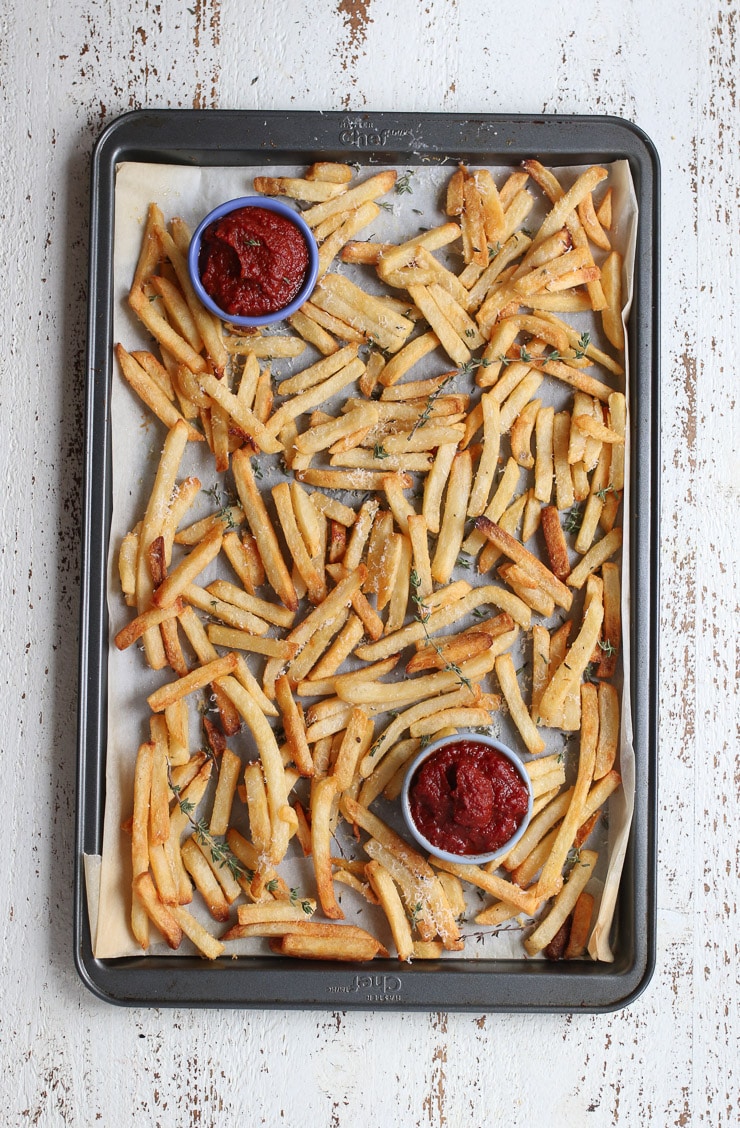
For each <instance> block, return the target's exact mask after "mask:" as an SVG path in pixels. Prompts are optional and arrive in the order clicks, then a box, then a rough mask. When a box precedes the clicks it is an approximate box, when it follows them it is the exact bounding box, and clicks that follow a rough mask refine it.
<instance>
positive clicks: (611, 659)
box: [596, 563, 622, 678]
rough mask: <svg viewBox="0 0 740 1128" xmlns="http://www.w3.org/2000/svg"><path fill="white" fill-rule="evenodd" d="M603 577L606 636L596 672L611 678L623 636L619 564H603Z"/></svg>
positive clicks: (601, 647) (600, 646) (604, 632)
mask: <svg viewBox="0 0 740 1128" xmlns="http://www.w3.org/2000/svg"><path fill="white" fill-rule="evenodd" d="M601 578H602V580H603V583H604V624H603V635H604V638H603V641H602V642H600V643H599V662H598V666H597V669H596V672H597V674H598V676H599V677H600V678H611V677H613V676H614V672H615V670H616V667H617V659H618V657H619V647H620V642H621V638H622V623H621V594H620V584H619V568H618V566H617V565H616V564H610V563H607V564H602V566H601Z"/></svg>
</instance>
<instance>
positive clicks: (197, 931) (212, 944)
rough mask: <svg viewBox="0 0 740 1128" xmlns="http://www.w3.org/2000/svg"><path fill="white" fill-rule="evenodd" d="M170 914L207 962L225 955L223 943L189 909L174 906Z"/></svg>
mask: <svg viewBox="0 0 740 1128" xmlns="http://www.w3.org/2000/svg"><path fill="white" fill-rule="evenodd" d="M170 912H171V914H172V916H173V917H174V918H175V920H176V921H177V923H178V925H179V926H180V928H181V929H182V931H183V932H184V934H185V935H186V936H187V938H188V939H189V940H192V942H193V944H195V946H196V948H197V949H198V951H199V952H200V953H201V955H203V956H205V957H206V959H207V960H217V959H218V957H219V956H222V955H223V954H224V952H225V951H226V948H225V946H224V945H223V944H222V943H221V941H220V940H217V939H216V937H215V936H212V935H211V933H210V932H209V931H208V929H207V928H204V927H203V925H202V924H201V923H200V922H199V921H198V920H196V919H195V917H194V916H193V915H192V913H189V912H188V911H187V909H184V908H182V906H181V905H174V906H173V907H172V908H171V909H170Z"/></svg>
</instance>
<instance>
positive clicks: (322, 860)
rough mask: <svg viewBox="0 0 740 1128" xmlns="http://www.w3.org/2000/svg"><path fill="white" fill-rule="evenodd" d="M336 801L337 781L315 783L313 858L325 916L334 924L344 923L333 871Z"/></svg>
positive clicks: (312, 831)
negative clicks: (339, 921)
mask: <svg viewBox="0 0 740 1128" xmlns="http://www.w3.org/2000/svg"><path fill="white" fill-rule="evenodd" d="M336 797H337V781H336V779H335V778H334V777H333V776H325V777H324V778H323V779H319V780H316V782H315V784H314V788H313V794H312V798H311V857H312V860H313V867H314V874H315V876H316V888H317V891H318V895H319V901H320V902H321V909H322V912H323V913H324V915H325V916H328V917H329V918H330V919H331V920H343V919H344V913H343V912H342V910H341V908H340V907H339V904H338V902H337V899H336V896H335V894H334V881H333V877H332V867H331V825H332V815H333V811H332V807H333V805H334V804H335V802H336Z"/></svg>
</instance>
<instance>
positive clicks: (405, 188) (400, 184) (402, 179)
mask: <svg viewBox="0 0 740 1128" xmlns="http://www.w3.org/2000/svg"><path fill="white" fill-rule="evenodd" d="M413 175H414V174H413V172H412V170H411V169H410V168H407V169H406V172H405V173H404V174H403V176H399V178H398V180H397V181H396V186H395V191H396V192H397V194H398V195H399V196H403V194H404V193H405V192H408V194H409V195H411V194H412V192H413V191H414V189H413V188H412V187H411V178H412V176H413Z"/></svg>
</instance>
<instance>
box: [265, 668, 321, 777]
mask: <svg viewBox="0 0 740 1128" xmlns="http://www.w3.org/2000/svg"><path fill="white" fill-rule="evenodd" d="M275 697H276V699H277V703H278V707H279V709H280V712H281V713H282V717H283V728H284V730H285V736H286V739H287V742H288V747H289V748H290V754H291V756H292V757H293V761H294V763H295V765H296V767H297V768H298V770H299V772H300V773H301V775H304V776H312V775H313V772H314V766H313V760H312V759H311V751H310V749H309V747H308V742H307V740H306V726H305V724H304V723H303V718H302V716H301V714H300V711H299V708H298V705H297V704H296V701H295V698H294V697H293V693H292V690H291V688H290V681H289V680H288V678H287V676H286V675H285V674H283V675H282V677H279V678H278V679H277V681H276V682H275Z"/></svg>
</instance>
